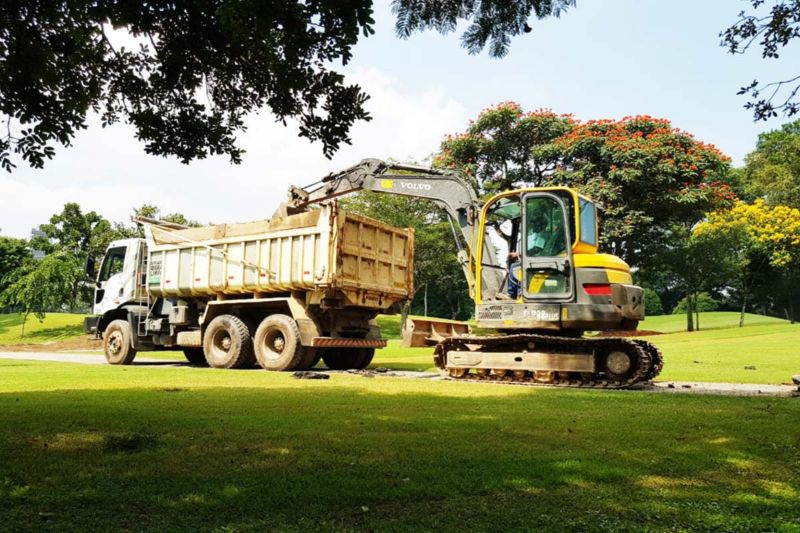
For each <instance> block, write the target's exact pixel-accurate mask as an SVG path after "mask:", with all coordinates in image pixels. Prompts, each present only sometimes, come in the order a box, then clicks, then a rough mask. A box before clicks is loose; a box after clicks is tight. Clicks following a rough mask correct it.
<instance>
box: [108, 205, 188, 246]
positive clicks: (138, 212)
mask: <svg viewBox="0 0 800 533" xmlns="http://www.w3.org/2000/svg"><path fill="white" fill-rule="evenodd" d="M133 217H145V218H155V219H158V220H164V221H166V222H172V223H174V224H180V225H182V226H188V227H190V228H197V227H200V226H202V225H203V224H201V223H200V222H198V221H196V220H190V219H188V218H186V217H185V216H184V215H183V213H177V212H176V213H167V214H165V215H162V214H161V208H160V207H158V206H156V205H153V204H142V205H141V206H140V207H135V208H133ZM136 237H138V238H144V231H142V228H141V226H140V225H138V224H131V225H128V224H126V223H124V222H115V223H114V238H115V239H131V238H136Z"/></svg>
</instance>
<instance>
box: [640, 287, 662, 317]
mask: <svg viewBox="0 0 800 533" xmlns="http://www.w3.org/2000/svg"><path fill="white" fill-rule="evenodd" d="M644 314H645V316H657V315H663V314H664V307H663V306H662V305H661V297H660V296H659V295H658V293H657V292H656V291H654V290H653V289H651V288H649V287H645V288H644Z"/></svg>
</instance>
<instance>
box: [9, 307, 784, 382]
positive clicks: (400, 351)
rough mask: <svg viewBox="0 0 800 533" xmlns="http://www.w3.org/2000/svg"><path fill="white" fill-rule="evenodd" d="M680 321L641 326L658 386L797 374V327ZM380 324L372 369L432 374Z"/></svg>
mask: <svg viewBox="0 0 800 533" xmlns="http://www.w3.org/2000/svg"><path fill="white" fill-rule="evenodd" d="M16 316H18V315H0V344H13V343H14V342H15V341H16V342H17V343H18V342H20V341H19V339H18V337H15V335H14V333H13V332H14V331H15V328H16V327H17V326H15V325H13V323H12V321H11V319H10V318H9V317H16ZM684 319H685V317H683V316H678V315H666V316H656V317H650V318H648V319H647V321H645V322H644V323H643V329H647V330H654V331H663V332H667V334H664V335H653V336H648V337H647V340H649V341H651V342H653V343H655V344H656V345H657V346H658V347H659V348H660V349H661V350H662V351H663V352H664V356H665V359H666V364H665V366H664V371H663V372H662V374H661V376H660V377H659V379H660V380H676V381H712V382H733V383H768V384H779V383H790V381H791V376H792V375H795V374H800V352H798V350H797V347H798V346H800V324H789V323H788V322H787V321H785V320H780V319H776V318H771V317H764V316H760V315H747V317H746V321H745V324H746V326H745V327H743V328H739V327H738V321H739V315H738V313H730V312H713V313H703V314H702V315H701V325H704V328H703V329H702V330H701V331H696V332H693V333H687V332H685V331H681V328H684V327H685V324H684ZM17 320H18V319H17ZM82 320H83V317H82V315H60V314H49V315H47V318H46V319H45V322H44V323H42V324H40V323H39V322H38V321H36V320H32V321H31V325H30V328H31V330H32V333H31V335H30V336H26V337H25V339H22V341H23V342H45V341H48V340H53V339H55V340H62V339H64V338H67V337H69V336H71V335H75V334H77V333H79V332H80V323H81V322H82ZM379 323H380V325H381V329H382V331H383V333H384V335H385V336H386V337H389V338H391V339H393V340H390V341H389V346H388V347H387V348H386V349H384V350H379V351H378V352H377V355H376V357H375V360H374V362H373V367H378V366H383V367H388V368H393V369H398V370H432V369H433V367H432V365H433V361H432V350H431V349H430V348H402V347H400V342H399V341H398V340H396V339H397V337H399V334H400V322H399V317H397V316H382V317H379ZM16 324H17V325H18V322H17V323H16ZM34 324H35V326H36V328H37V329H34ZM669 332H674V333H669ZM34 339H36V340H35V341H34ZM142 356H143V357H151V358H158V359H167V360H183V354H182V353H181V352H143V353H142Z"/></svg>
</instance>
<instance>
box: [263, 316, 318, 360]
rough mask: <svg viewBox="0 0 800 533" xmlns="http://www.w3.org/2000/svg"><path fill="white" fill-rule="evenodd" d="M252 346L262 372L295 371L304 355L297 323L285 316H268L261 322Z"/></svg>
mask: <svg viewBox="0 0 800 533" xmlns="http://www.w3.org/2000/svg"><path fill="white" fill-rule="evenodd" d="M253 346H254V348H255V352H256V359H257V360H258V364H259V365H261V368H263V369H264V370H277V371H282V370H295V369H296V368H297V367H298V366H299V365H300V362H301V361H303V359H304V357H305V355H306V353H305V349H304V348H303V346H302V345H301V344H300V330H299V329H298V328H297V322H295V321H294V319H293V318H292V317H290V316H287V315H270V316H268V317H267V318H265V319H264V320H262V321H261V324H259V326H258V329H257V330H256V336H255V338H254V339H253Z"/></svg>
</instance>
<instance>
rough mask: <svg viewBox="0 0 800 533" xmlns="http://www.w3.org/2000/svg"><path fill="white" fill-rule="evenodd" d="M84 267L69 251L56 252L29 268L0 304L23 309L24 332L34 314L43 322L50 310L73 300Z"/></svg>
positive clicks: (8, 288)
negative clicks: (72, 296)
mask: <svg viewBox="0 0 800 533" xmlns="http://www.w3.org/2000/svg"><path fill="white" fill-rule="evenodd" d="M81 274H82V273H81V268H80V264H79V263H78V262H77V261H76V260H75V256H73V255H71V254H70V253H68V252H66V251H60V252H56V253H52V254H50V255H48V256H46V257H45V258H44V259H42V260H41V261H36V262H34V263H31V264H29V265H28V266H27V267H26V271H25V273H24V274H23V275H22V276H20V277H19V279H17V280H16V281H14V283H12V284H11V285H10V286H8V287H7V288H6V290H5V291H4V292H3V293H2V294H0V304H2V305H8V306H12V307H20V308H22V315H23V317H22V332H21V334H20V337H24V336H25V324H26V322H27V321H28V316H29V315H30V314H31V313H33V314H34V315H35V316H36V317H37V318H38V319H39V320H43V319H44V317H45V313H46V312H47V311H52V310H55V309H59V308H61V306H62V305H63V304H64V302H65V301H68V299H69V298H70V297H71V295H72V293H73V289H74V280H75V279H77V278H80V277H81Z"/></svg>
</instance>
